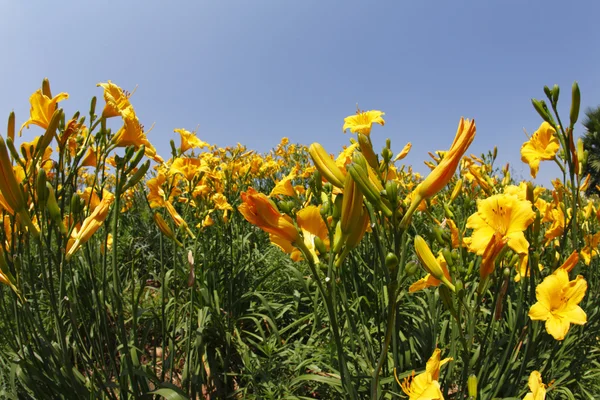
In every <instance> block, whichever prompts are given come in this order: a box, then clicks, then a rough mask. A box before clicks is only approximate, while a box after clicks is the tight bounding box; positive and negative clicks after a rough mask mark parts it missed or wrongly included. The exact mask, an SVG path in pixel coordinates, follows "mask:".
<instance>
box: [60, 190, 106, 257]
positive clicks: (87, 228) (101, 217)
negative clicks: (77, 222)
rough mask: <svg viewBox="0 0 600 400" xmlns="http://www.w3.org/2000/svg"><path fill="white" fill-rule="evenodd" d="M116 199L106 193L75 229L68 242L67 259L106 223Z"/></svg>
mask: <svg viewBox="0 0 600 400" xmlns="http://www.w3.org/2000/svg"><path fill="white" fill-rule="evenodd" d="M114 200H115V196H114V195H113V194H112V193H111V194H110V196H108V195H105V197H104V198H102V200H101V201H100V203H99V204H98V206H97V207H96V208H95V209H94V211H93V212H92V213H91V214H90V216H89V217H87V218H86V219H85V220H84V221H83V223H82V224H81V228H80V229H73V232H72V233H71V238H70V239H69V242H68V243H67V260H68V259H70V258H71V257H72V256H73V255H74V254H75V253H76V252H77V250H79V248H80V247H81V245H82V244H84V243H86V242H87V241H88V240H90V238H91V237H92V235H93V234H94V233H96V231H97V230H98V229H99V228H100V227H101V226H102V225H103V224H104V221H105V220H106V217H108V211H109V210H110V206H111V204H112V203H113V201H114Z"/></svg>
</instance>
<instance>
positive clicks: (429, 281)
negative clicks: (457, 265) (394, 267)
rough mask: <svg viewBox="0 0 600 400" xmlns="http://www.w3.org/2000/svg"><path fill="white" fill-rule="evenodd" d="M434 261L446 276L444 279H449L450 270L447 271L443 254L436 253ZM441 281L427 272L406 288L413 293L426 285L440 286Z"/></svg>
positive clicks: (426, 286)
mask: <svg viewBox="0 0 600 400" xmlns="http://www.w3.org/2000/svg"><path fill="white" fill-rule="evenodd" d="M436 261H437V262H438V264H439V265H440V267H441V268H442V271H443V272H444V276H445V277H446V279H447V280H448V281H450V271H448V264H447V263H446V259H445V258H444V256H443V255H441V254H440V255H438V257H437V259H436ZM441 283H442V281H440V280H439V279H437V278H435V277H434V276H433V275H431V274H429V273H428V274H427V275H425V277H423V278H421V279H419V280H418V281H416V282H415V283H413V284H412V285H410V287H409V288H408V291H409V292H410V293H414V292H417V291H419V290H423V289H426V288H428V287H436V286H440V284H441Z"/></svg>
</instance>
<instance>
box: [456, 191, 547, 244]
mask: <svg viewBox="0 0 600 400" xmlns="http://www.w3.org/2000/svg"><path fill="white" fill-rule="evenodd" d="M534 219H535V213H534V212H533V210H532V209H531V203H530V202H529V201H527V200H519V199H518V198H517V197H516V196H511V195H506V194H497V195H494V196H491V197H488V198H487V199H484V200H478V201H477V212H476V213H475V214H473V215H471V216H470V217H469V219H468V220H467V226H466V227H467V228H471V229H473V233H472V235H471V237H470V238H465V240H466V241H467V242H468V244H469V251H472V252H474V253H477V254H478V255H483V252H484V250H485V248H486V246H487V245H488V243H489V242H490V240H491V238H492V236H493V235H494V233H496V232H498V233H500V234H501V235H502V238H505V239H508V246H509V247H510V248H511V249H513V250H514V251H515V252H517V253H519V254H524V253H527V250H528V248H529V242H527V240H526V239H525V235H524V234H523V231H524V230H525V229H527V227H528V226H529V225H530V224H531V223H532V222H533V220H534Z"/></svg>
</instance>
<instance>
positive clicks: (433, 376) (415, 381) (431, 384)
mask: <svg viewBox="0 0 600 400" xmlns="http://www.w3.org/2000/svg"><path fill="white" fill-rule="evenodd" d="M440 353H441V351H440V349H435V350H434V352H433V354H432V355H431V357H430V358H429V360H428V361H427V365H426V367H425V372H423V373H421V374H419V375H417V376H415V375H414V371H413V375H412V376H411V377H408V378H405V379H404V382H402V383H401V382H400V380H399V379H398V377H397V376H396V382H398V384H399V385H400V387H401V388H402V391H403V392H404V393H406V395H407V396H408V398H409V400H443V399H444V395H443V394H442V390H441V389H440V383H439V382H438V379H439V378H440V367H441V366H442V365H444V364H446V363H447V362H448V361H452V358H445V359H443V360H440ZM395 372H396V371H395V370H394V374H395Z"/></svg>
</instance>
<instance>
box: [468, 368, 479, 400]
mask: <svg viewBox="0 0 600 400" xmlns="http://www.w3.org/2000/svg"><path fill="white" fill-rule="evenodd" d="M467 390H468V393H469V397H470V398H471V399H472V400H477V376H476V375H473V374H471V375H469V378H468V379H467Z"/></svg>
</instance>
